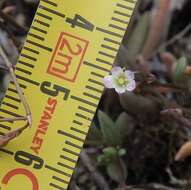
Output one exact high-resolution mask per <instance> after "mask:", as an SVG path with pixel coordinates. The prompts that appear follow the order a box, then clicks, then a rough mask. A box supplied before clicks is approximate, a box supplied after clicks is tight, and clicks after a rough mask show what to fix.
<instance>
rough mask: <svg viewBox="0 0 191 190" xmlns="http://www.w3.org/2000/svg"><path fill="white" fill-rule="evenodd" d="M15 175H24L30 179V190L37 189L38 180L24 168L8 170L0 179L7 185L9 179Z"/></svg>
mask: <svg viewBox="0 0 191 190" xmlns="http://www.w3.org/2000/svg"><path fill="white" fill-rule="evenodd" d="M16 175H24V176H26V177H27V178H28V179H30V181H31V183H32V190H39V185H38V180H37V178H36V177H35V175H34V174H33V173H32V172H30V171H29V170H26V169H24V168H17V169H14V170H11V171H10V172H8V173H7V174H6V175H5V177H4V178H3V180H2V184H5V185H7V184H8V183H9V180H10V179H11V178H12V177H14V176H16Z"/></svg>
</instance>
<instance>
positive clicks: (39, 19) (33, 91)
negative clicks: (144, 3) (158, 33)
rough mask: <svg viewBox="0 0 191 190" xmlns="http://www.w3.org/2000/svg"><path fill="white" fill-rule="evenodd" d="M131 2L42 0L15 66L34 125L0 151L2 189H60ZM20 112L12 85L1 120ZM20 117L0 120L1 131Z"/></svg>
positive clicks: (14, 125) (84, 132)
mask: <svg viewBox="0 0 191 190" xmlns="http://www.w3.org/2000/svg"><path fill="white" fill-rule="evenodd" d="M135 4H136V0H94V1H90V0H77V1H76V0H41V1H40V4H39V6H38V9H37V12H36V15H35V18H34V20H33V23H32V26H31V29H30V31H29V33H28V36H27V39H26V42H25V44H24V47H23V49H22V52H21V55H20V58H19V60H18V63H17V67H16V76H17V80H18V82H19V84H20V86H21V88H22V90H23V93H24V95H25V97H26V99H27V101H28V103H29V106H30V108H31V111H32V116H33V126H32V128H31V129H28V130H26V131H25V132H24V134H22V135H21V136H19V137H18V138H17V139H15V140H14V141H12V142H11V143H10V144H9V145H8V146H7V147H5V149H1V150H0V190H15V189H19V190H26V189H27V190H30V189H32V190H65V189H67V187H68V184H69V182H70V178H71V176H72V173H73V170H74V167H75V165H76V162H77V160H78V156H79V154H80V151H81V149H82V146H83V143H84V141H85V138H86V135H87V133H88V129H89V127H90V125H91V121H92V118H93V116H94V114H95V111H96V108H97V105H98V103H99V99H100V97H101V94H102V91H103V89H104V86H103V78H104V76H106V75H108V74H109V72H110V70H111V68H112V65H113V62H114V59H115V57H116V54H117V52H118V49H119V46H120V44H121V41H122V39H123V36H124V33H125V31H126V28H127V26H128V24H129V22H130V18H131V16H132V13H133V10H134V8H135ZM24 114H25V113H24V109H23V107H22V104H21V101H20V100H19V98H18V95H17V92H16V90H15V87H14V84H13V83H10V85H9V88H8V92H7V94H6V97H5V98H4V101H3V104H2V106H1V108H0V115H1V117H10V116H11V117H19V116H22V115H24ZM21 125H22V123H21V122H18V121H17V122H12V123H11V122H4V123H0V135H3V134H5V133H7V132H8V131H9V130H13V129H16V128H19V127H20V126H21Z"/></svg>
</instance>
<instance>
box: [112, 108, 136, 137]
mask: <svg viewBox="0 0 191 190" xmlns="http://www.w3.org/2000/svg"><path fill="white" fill-rule="evenodd" d="M115 126H116V128H118V130H119V133H120V135H121V138H122V139H123V138H125V137H126V135H127V134H129V133H130V132H131V130H132V129H133V126H134V122H133V119H132V118H131V117H130V116H129V115H128V114H127V113H125V112H123V113H121V114H120V115H119V117H118V118H117V120H116V122H115Z"/></svg>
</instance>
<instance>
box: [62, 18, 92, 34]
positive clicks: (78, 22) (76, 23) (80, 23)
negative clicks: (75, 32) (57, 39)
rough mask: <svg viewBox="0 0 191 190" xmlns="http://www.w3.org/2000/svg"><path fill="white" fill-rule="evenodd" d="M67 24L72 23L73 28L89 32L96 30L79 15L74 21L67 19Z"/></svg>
mask: <svg viewBox="0 0 191 190" xmlns="http://www.w3.org/2000/svg"><path fill="white" fill-rule="evenodd" d="M66 22H68V23H70V24H71V27H72V28H75V27H76V26H78V27H81V28H84V29H86V30H89V31H93V30H94V25H93V24H92V23H90V22H89V21H88V20H86V19H85V18H83V17H82V16H80V15H78V14H76V15H75V17H74V18H73V19H71V18H66Z"/></svg>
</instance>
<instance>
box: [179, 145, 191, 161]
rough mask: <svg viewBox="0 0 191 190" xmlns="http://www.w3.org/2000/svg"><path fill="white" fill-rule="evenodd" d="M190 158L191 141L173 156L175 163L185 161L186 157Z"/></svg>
mask: <svg viewBox="0 0 191 190" xmlns="http://www.w3.org/2000/svg"><path fill="white" fill-rule="evenodd" d="M189 156H191V141H188V142H186V143H185V144H183V145H182V146H181V148H180V149H179V151H178V152H177V154H176V156H175V160H176V161H180V160H185V159H186V158H187V157H189Z"/></svg>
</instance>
